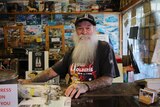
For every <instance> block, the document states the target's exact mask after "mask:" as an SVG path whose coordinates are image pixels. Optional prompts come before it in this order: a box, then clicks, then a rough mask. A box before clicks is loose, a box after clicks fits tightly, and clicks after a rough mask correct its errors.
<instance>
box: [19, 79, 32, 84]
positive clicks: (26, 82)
mask: <svg viewBox="0 0 160 107" xmlns="http://www.w3.org/2000/svg"><path fill="white" fill-rule="evenodd" d="M18 83H20V84H30V83H32V81H31V80H30V79H27V80H26V79H18Z"/></svg>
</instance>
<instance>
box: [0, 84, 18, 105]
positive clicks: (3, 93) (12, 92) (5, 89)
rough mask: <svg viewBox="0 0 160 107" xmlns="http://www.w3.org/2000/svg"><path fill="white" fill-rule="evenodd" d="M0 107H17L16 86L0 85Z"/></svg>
mask: <svg viewBox="0 0 160 107" xmlns="http://www.w3.org/2000/svg"><path fill="white" fill-rule="evenodd" d="M0 107H18V92H17V84H4V85H0Z"/></svg>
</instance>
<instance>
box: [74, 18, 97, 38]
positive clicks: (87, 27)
mask: <svg viewBox="0 0 160 107" xmlns="http://www.w3.org/2000/svg"><path fill="white" fill-rule="evenodd" d="M76 32H77V35H78V36H82V37H80V40H81V39H82V40H84V39H85V40H88V39H91V36H92V35H93V34H94V33H95V26H93V25H92V24H91V23H90V22H88V21H82V22H81V23H79V24H78V25H77V26H76Z"/></svg>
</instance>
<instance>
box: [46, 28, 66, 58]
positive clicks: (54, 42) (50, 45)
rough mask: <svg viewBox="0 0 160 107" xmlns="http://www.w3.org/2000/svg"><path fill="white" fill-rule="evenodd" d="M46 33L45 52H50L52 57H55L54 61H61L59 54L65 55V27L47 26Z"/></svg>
mask: <svg viewBox="0 0 160 107" xmlns="http://www.w3.org/2000/svg"><path fill="white" fill-rule="evenodd" d="M45 32H46V47H45V50H47V51H49V52H50V57H51V56H54V59H59V58H58V56H59V53H61V54H63V53H64V52H65V38H64V26H63V25H57V26H46V27H45Z"/></svg>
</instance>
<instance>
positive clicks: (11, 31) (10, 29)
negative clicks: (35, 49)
mask: <svg viewBox="0 0 160 107" xmlns="http://www.w3.org/2000/svg"><path fill="white" fill-rule="evenodd" d="M23 36H24V34H23V26H22V25H19V26H4V41H5V42H4V47H5V48H8V47H10V48H16V47H19V46H23V38H24V37H23Z"/></svg>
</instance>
